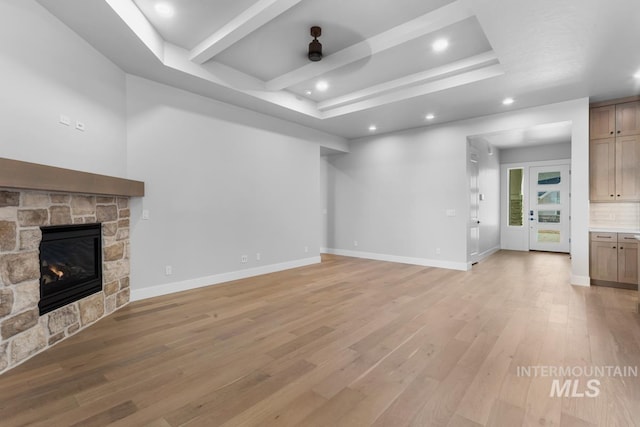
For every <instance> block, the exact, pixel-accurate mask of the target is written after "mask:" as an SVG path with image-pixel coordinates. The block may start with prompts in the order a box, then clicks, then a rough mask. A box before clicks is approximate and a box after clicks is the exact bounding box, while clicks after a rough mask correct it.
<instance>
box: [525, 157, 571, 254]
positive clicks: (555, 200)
mask: <svg viewBox="0 0 640 427" xmlns="http://www.w3.org/2000/svg"><path fill="white" fill-rule="evenodd" d="M529 173H530V179H529V183H530V191H529V196H530V197H529V249H531V250H539V251H550V252H569V251H570V231H571V227H570V223H569V221H570V216H569V206H570V198H569V188H570V187H569V181H570V180H569V165H558V166H537V167H531V168H530V171H529Z"/></svg>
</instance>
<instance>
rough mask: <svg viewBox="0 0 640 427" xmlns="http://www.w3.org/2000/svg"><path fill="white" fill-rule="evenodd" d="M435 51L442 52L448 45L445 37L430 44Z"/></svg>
mask: <svg viewBox="0 0 640 427" xmlns="http://www.w3.org/2000/svg"><path fill="white" fill-rule="evenodd" d="M431 47H432V48H433V50H434V51H435V52H442V51H443V50H446V49H447V48H448V47H449V41H448V40H447V39H438V40H436V41H434V42H433V44H432V45H431Z"/></svg>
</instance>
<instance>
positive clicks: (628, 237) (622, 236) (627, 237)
mask: <svg viewBox="0 0 640 427" xmlns="http://www.w3.org/2000/svg"><path fill="white" fill-rule="evenodd" d="M633 236H635V234H633V233H618V242H628V243H639V242H638V240H636V239H635V237H633Z"/></svg>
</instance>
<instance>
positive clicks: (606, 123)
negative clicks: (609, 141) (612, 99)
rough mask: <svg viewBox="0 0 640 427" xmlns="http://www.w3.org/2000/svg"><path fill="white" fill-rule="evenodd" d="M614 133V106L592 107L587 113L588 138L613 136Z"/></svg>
mask: <svg viewBox="0 0 640 427" xmlns="http://www.w3.org/2000/svg"><path fill="white" fill-rule="evenodd" d="M615 133H616V106H615V105H608V106H605V107H598V108H592V109H591V112H590V114H589V139H602V138H613V137H614V136H615Z"/></svg>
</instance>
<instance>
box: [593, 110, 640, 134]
mask: <svg viewBox="0 0 640 427" xmlns="http://www.w3.org/2000/svg"><path fill="white" fill-rule="evenodd" d="M639 134H640V101H635V102H624V103H621V104H614V105H605V106H602V107H596V108H591V112H590V115H589V139H602V138H611V137H614V136H629V135H639Z"/></svg>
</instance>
